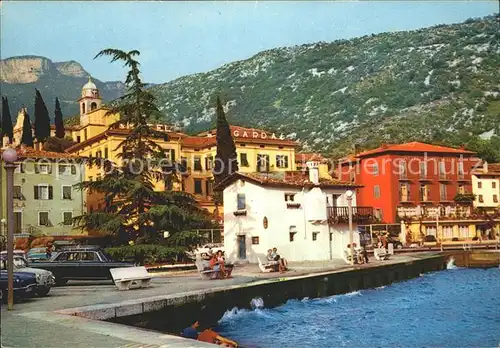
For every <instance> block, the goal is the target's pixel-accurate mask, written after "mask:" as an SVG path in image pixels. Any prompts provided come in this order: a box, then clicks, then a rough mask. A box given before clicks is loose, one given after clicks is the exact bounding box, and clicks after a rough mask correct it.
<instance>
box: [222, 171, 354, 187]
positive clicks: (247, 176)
mask: <svg viewBox="0 0 500 348" xmlns="http://www.w3.org/2000/svg"><path fill="white" fill-rule="evenodd" d="M238 179H242V180H248V181H251V182H254V183H256V184H258V185H262V186H274V187H293V188H303V187H304V188H312V187H321V188H355V187H360V186H358V185H354V184H351V183H348V182H344V181H339V180H327V179H321V178H320V180H319V184H317V185H315V184H313V183H311V182H310V181H309V178H308V176H307V175H291V176H286V177H284V178H277V177H275V176H273V175H272V173H270V174H269V175H267V174H263V173H241V172H237V173H234V174H233V175H232V176H230V177H228V178H226V179H225V180H224V181H222V182H221V183H220V184H219V185H218V186H217V189H218V190H222V189H224V188H225V187H227V186H229V185H230V184H231V183H233V182H234V181H235V180H238Z"/></svg>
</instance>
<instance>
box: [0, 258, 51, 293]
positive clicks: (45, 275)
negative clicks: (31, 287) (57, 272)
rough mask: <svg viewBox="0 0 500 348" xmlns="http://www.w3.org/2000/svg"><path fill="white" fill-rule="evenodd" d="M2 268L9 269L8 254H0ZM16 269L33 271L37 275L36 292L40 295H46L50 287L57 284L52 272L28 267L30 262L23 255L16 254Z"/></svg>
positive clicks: (26, 271)
mask: <svg viewBox="0 0 500 348" xmlns="http://www.w3.org/2000/svg"><path fill="white" fill-rule="evenodd" d="M0 269H1V270H7V255H0ZM14 270H15V271H16V272H25V273H33V274H34V275H35V277H36V283H37V286H36V289H35V293H36V294H37V295H40V296H46V295H47V294H48V293H49V291H50V288H51V287H52V286H53V285H54V284H55V278H54V276H53V274H52V272H49V271H47V270H45V269H40V268H32V267H28V262H27V261H26V259H25V258H24V257H22V256H18V255H14Z"/></svg>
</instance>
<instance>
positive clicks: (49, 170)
mask: <svg viewBox="0 0 500 348" xmlns="http://www.w3.org/2000/svg"><path fill="white" fill-rule="evenodd" d="M47 167H48V169H47V170H48V173H49V174H52V164H48V165H47Z"/></svg>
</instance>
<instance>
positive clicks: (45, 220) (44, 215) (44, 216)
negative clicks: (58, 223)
mask: <svg viewBox="0 0 500 348" xmlns="http://www.w3.org/2000/svg"><path fill="white" fill-rule="evenodd" d="M49 225H50V223H49V212H48V211H39V212H38V226H49Z"/></svg>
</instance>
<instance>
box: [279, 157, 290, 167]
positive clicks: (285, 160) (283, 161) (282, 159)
mask: <svg viewBox="0 0 500 348" xmlns="http://www.w3.org/2000/svg"><path fill="white" fill-rule="evenodd" d="M276 167H278V168H288V156H285V155H276Z"/></svg>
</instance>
